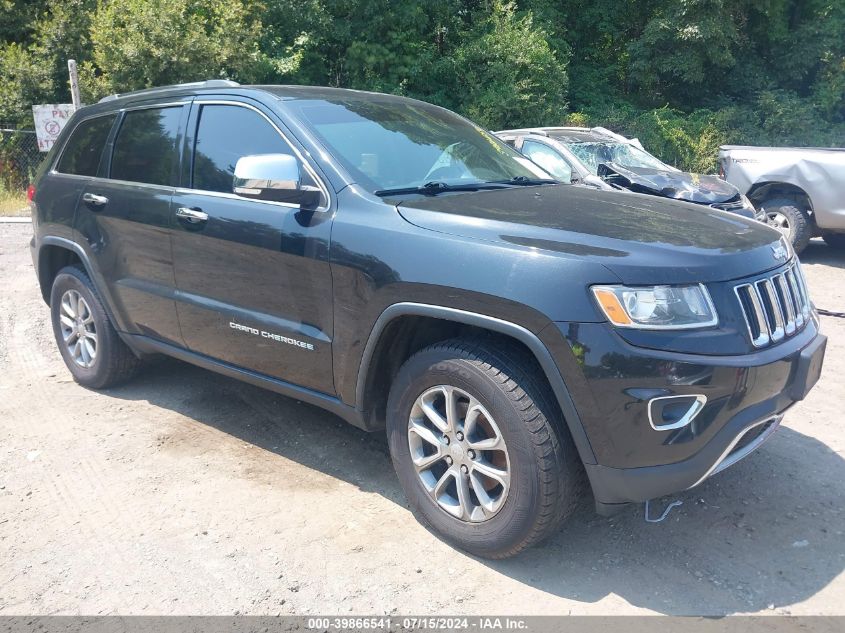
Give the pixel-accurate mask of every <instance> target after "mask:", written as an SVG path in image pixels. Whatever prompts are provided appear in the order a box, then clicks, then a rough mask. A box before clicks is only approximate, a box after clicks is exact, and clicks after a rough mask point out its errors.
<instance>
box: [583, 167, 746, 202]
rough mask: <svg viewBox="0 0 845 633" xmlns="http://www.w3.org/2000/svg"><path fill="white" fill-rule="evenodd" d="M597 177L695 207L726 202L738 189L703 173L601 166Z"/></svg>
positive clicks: (737, 192) (735, 194) (633, 189)
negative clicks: (681, 201) (689, 203)
mask: <svg viewBox="0 0 845 633" xmlns="http://www.w3.org/2000/svg"><path fill="white" fill-rule="evenodd" d="M598 175H599V176H601V177H603V178H607V180H608V181H609V182H611V183H612V184H615V185H619V186H620V187H624V188H625V189H630V190H631V191H637V192H640V193H650V194H652V195H655V196H663V197H664V198H674V199H675V200H685V201H687V202H695V203H698V204H713V203H717V202H727V201H728V200H732V199H734V198H737V197H738V196H739V189H737V188H736V187H734V186H733V185H732V184H730V183H728V182H725V181H724V180H722V179H721V178H719V177H718V176H708V175H706V174H690V173H688V172H685V171H669V170H662V169H648V168H645V167H622V166H621V165H617V164H616V163H602V164H601V165H599V168H598Z"/></svg>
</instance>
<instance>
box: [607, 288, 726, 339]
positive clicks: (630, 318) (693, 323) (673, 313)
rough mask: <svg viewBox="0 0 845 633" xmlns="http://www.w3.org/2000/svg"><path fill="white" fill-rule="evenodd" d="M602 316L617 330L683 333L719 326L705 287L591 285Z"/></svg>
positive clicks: (714, 309)
mask: <svg viewBox="0 0 845 633" xmlns="http://www.w3.org/2000/svg"><path fill="white" fill-rule="evenodd" d="M592 290H593V295H594V296H595V298H596V301H598V304H599V306H600V307H601V309H602V312H604V314H605V316H607V318H608V319H609V320H610V322H611V323H613V325H616V326H618V327H630V328H639V329H643V330H685V329H691V328H701V327H710V326H713V325H716V324H718V323H719V318H718V316H717V315H716V308H714V307H713V301H712V300H711V299H710V294H709V293H708V292H707V288H705V287H704V286H702V285H701V284H698V285H695V286H647V287H642V286H593V287H592Z"/></svg>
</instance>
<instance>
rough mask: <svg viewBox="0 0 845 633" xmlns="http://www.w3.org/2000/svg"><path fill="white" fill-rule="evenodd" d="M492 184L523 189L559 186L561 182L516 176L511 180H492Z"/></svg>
mask: <svg viewBox="0 0 845 633" xmlns="http://www.w3.org/2000/svg"><path fill="white" fill-rule="evenodd" d="M488 182H490V183H491V184H500V185H517V186H521V187H526V186H531V185H559V184H560V181H559V180H552V179H551V178H529V177H528V176H515V177H514V178H511V179H510V180H490V181H488Z"/></svg>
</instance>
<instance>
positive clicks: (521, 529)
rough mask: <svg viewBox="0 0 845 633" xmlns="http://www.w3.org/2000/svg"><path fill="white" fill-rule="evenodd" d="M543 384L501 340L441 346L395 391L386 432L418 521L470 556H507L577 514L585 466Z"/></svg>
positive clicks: (404, 372) (420, 356)
mask: <svg viewBox="0 0 845 633" xmlns="http://www.w3.org/2000/svg"><path fill="white" fill-rule="evenodd" d="M544 382H545V381H544V380H542V379H541V378H540V376H539V375H538V373H537V371H535V370H534V368H533V363H531V361H530V359H528V358H526V356H525V355H524V354H523V353H522V352H521V350H520V349H519V348H517V347H515V346H512V345H510V344H507V343H500V342H498V341H497V342H495V343H493V342H491V341H486V340H475V339H472V340H468V339H453V340H450V341H444V342H442V343H437V344H435V345H431V346H430V347H427V348H425V349H423V350H421V351H419V352H417V353H416V354H415V355H414V356H412V357H411V358H410V359H408V360H407V361H406V362H405V364H404V365H403V366H402V367H401V369H400V370H399V373H398V374H397V376H396V379H395V380H394V382H393V385H392V386H391V389H390V396H389V399H388V404H387V433H388V441H389V444H390V453H391V457H392V459H393V465H394V467H395V469H396V472H397V475H398V476H399V481H400V483H401V485H402V488H403V489H404V491H405V495H406V496H407V498H408V501H409V503H410V505H411V508H412V510H413V511H414V514H415V515H416V516H417V518H418V520H420V522H422V523H423V524H424V525H427V526H429V527H430V528H431V529H433V530H434V531H435V532H437V533H438V534H439V535H440V536H442V537H443V538H444V539H445V540H447V541H448V542H450V543H452V544H453V545H455V546H457V547H459V548H460V549H463V550H466V551H467V552H470V553H472V554H475V555H478V556H482V557H485V558H505V557H508V556H513V555H514V554H516V553H518V552H520V551H522V550H524V549H525V548H527V547H530V546H532V545H534V544H536V543H538V542H540V541H541V540H543V539H544V538H546V537H548V536H549V535H551V534H553V533H554V532H555V531H556V530H557V528H558V526H559V525H560V523H561V521H563V519H564V518H566V517H567V516H569V515H570V514H571V513H572V512H573V510H574V509H575V508H576V507H577V504H578V501H579V500H580V498H581V494H580V492H581V489H582V486H583V466H582V465H581V461H580V459H579V457H578V454H577V452H576V449H575V446H574V444H573V442H572V439H571V437H570V435H569V432H568V431H567V430H566V428H565V427H564V425H563V419H562V416H561V414H560V412H559V409H558V407H557V405H556V403H555V402H554V400H553V398H552V397H551V395H550V393H549V388H548V386H546V385H545V384H544ZM449 394H451V395H449ZM426 398H428V400H426ZM448 398H451V400H449V399H448ZM449 402H454V403H455V404H454V409H453V411H454V413H453V415H452V416H451V419H450V416H449V415H448V413H447V411H448V406H449V405H448V404H447V403H449ZM432 410H433V411H434V414H431V413H430V411H432ZM438 415H439V417H438ZM432 416H433V417H432ZM434 419H439V421H440V422H441V423H442V424H443V425H444V427H439V426H438V425H437V424H435V423H433V422H432V420H434ZM417 425H422V426H425V427H426V428H423V429H420V427H419V426H417ZM411 427H413V428H411ZM426 429H427V430H426ZM463 431H466V433H465V434H464V433H463ZM447 437H448V438H449V441H448V442H447V441H446V439H445V438H447ZM426 438H427V439H426ZM473 447H477V450H475V449H474V448H473ZM481 447H498V448H491V450H484V449H482V448H481ZM412 455H413V457H412ZM415 460H416V463H415ZM427 461H431V462H432V465H430V466H425V467H422V468H421V467H420V466H419V464H420V463H422V462H427ZM491 466H493V468H494V470H490V467H491ZM464 468H466V470H464ZM485 469H487V470H485ZM488 472H491V473H493V474H494V477H488V476H487V473H488ZM503 472H507V476H505V475H503V474H502V473H503ZM443 481H445V482H446V483H444V484H441V482H443ZM461 488H462V489H463V491H464V492H463V495H464V496H463V499H465V500H467V503H466V507H464V504H463V502H462V496H461V495H462V492H461ZM459 515H460V516H459Z"/></svg>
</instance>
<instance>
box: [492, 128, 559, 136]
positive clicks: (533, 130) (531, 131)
mask: <svg viewBox="0 0 845 633" xmlns="http://www.w3.org/2000/svg"><path fill="white" fill-rule="evenodd" d="M520 133H521V134H525V133H528V134H538V135H539V136H548V135H549V133H548V132H546V130H544V129H543V128H541V127H519V128H514V129H512V130H499V131H498V132H493V134H520Z"/></svg>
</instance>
